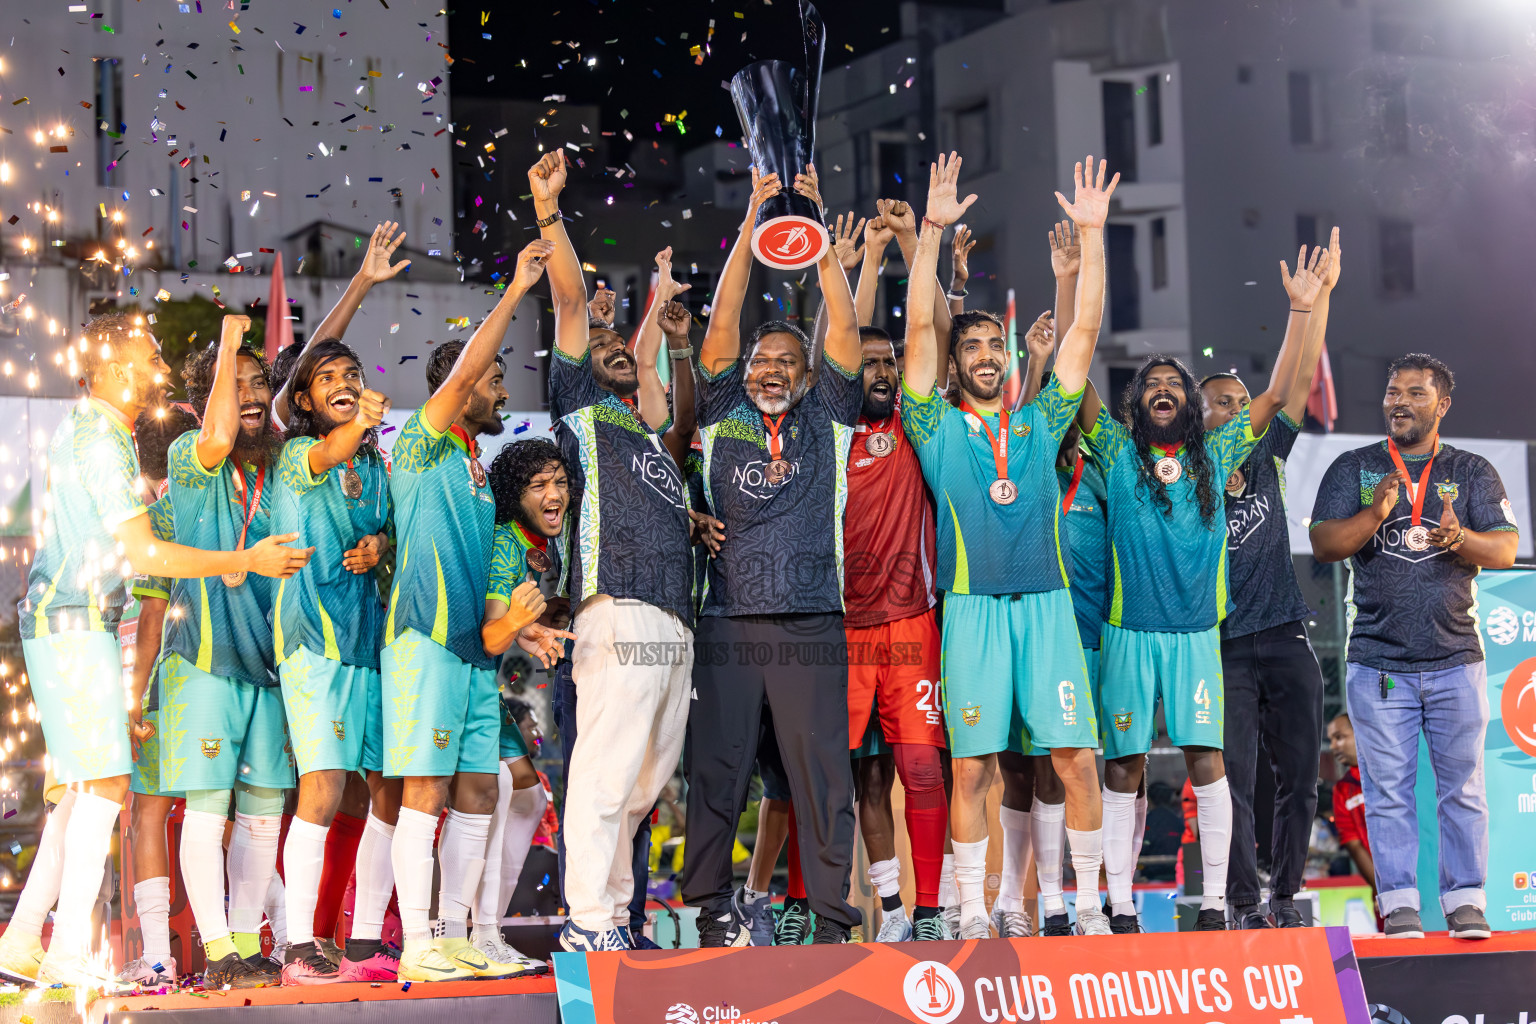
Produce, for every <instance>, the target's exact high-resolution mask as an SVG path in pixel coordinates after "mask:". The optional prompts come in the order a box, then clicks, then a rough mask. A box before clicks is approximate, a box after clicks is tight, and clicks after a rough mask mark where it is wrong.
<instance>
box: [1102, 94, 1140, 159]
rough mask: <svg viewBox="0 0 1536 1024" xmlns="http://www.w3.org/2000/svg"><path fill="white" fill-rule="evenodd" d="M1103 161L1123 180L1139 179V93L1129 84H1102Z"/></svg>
mask: <svg viewBox="0 0 1536 1024" xmlns="http://www.w3.org/2000/svg"><path fill="white" fill-rule="evenodd" d="M1102 87H1103V97H1104V159H1106V160H1108V161H1109V166H1110V168H1111V170H1115V171H1119V172H1120V180H1121V181H1135V180H1136V94H1135V92H1136V91H1135V89H1134V88H1133V87H1132V86H1131V83H1130V82H1114V81H1106V82H1104V83H1102Z"/></svg>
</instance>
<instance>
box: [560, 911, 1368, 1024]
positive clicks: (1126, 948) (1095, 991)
mask: <svg viewBox="0 0 1536 1024" xmlns="http://www.w3.org/2000/svg"><path fill="white" fill-rule="evenodd" d="M554 960H555V979H556V983H557V987H558V991H559V997H560V1013H561V1019H562V1021H564V1022H565V1024H808V1022H813V1021H814V1022H826V1021H847V1022H852V1021H875V1020H879V1021H892V1022H894V1021H911V1022H914V1024H970V1022H986V1024H994V1022H1000V1021H1010V1022H1012V1021H1078V1020H1094V1021H1100V1020H1130V1019H1133V1018H1140V1019H1151V1020H1161V1021H1170V1022H1190V1024H1369V1021H1370V1017H1369V1015H1368V1013H1367V1012H1366V1001H1365V993H1364V992H1363V990H1362V989H1361V987H1360V977H1359V973H1358V970H1357V968H1356V966H1355V959H1354V952H1353V950H1352V947H1351V946H1350V942H1349V933H1348V931H1347V930H1346V929H1344V928H1298V929H1285V930H1271V931H1262V932H1260V931H1255V932H1223V933H1199V932H1186V933H1180V934H1177V935H1167V934H1161V935H1159V934H1146V935H1113V936H1094V937H1075V938H1065V939H1045V938H1031V939H987V940H982V941H969V942H903V943H890V944H879V943H850V944H846V945H830V946H829V945H823V946H774V947H769V948H761V949H754V948H751V947H747V948H742V949H682V950H659V951H649V952H627V953H591V954H582V953H556V954H555V955H554Z"/></svg>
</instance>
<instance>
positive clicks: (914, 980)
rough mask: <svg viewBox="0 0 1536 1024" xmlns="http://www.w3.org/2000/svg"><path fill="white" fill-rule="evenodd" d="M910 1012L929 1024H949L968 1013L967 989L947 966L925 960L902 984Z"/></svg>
mask: <svg viewBox="0 0 1536 1024" xmlns="http://www.w3.org/2000/svg"><path fill="white" fill-rule="evenodd" d="M901 994H902V995H903V996H904V997H905V998H906V1000H907V1009H909V1010H911V1011H912V1012H913V1013H914V1014H916V1015H917V1019H918V1020H920V1021H925V1022H926V1024H949V1022H950V1021H952V1020H954V1019H955V1018H956V1017H958V1016H960V1011H961V1010H963V1009H965V989H963V988H961V987H960V976H959V975H957V974H956V973H955V972H954V971H952V970H950V969H949V966H948V965H947V964H941V963H939V962H938V961H937V960H923V961H921V962H919V963H915V964H913V965H912V966H911V968H909V969H908V970H907V976H906V978H905V979H903V980H902V983H901Z"/></svg>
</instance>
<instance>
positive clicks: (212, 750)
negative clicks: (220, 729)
mask: <svg viewBox="0 0 1536 1024" xmlns="http://www.w3.org/2000/svg"><path fill="white" fill-rule="evenodd" d="M198 742H200V743H201V744H202V745H203V756H204V757H206V758H207V759H208V760H210V761H212V760H213V759H214V758H216V757H218V756H219V744H221V743H223V742H224V741H223V740H222V739H218V740H199V741H198Z"/></svg>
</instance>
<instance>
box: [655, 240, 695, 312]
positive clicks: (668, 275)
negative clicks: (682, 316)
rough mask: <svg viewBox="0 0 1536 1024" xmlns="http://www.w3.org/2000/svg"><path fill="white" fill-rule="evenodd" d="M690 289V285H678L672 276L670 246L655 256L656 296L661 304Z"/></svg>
mask: <svg viewBox="0 0 1536 1024" xmlns="http://www.w3.org/2000/svg"><path fill="white" fill-rule="evenodd" d="M692 287H693V285H691V284H680V283H679V282H678V281H677V279H676V278H674V277H673V276H672V247H671V246H670V245H669V246H667V247H666V248H665V249H663V250H661V252H659V253H657V254H656V294H657V296H658V297H659V298H660V300H661V302H662V303H663V304H666V303H668V302H670V301H672V300H673V299H675V298H677V297H678V296H679V295H681V294H683V292H685V291H687V290H688V289H689V288H692Z"/></svg>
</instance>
